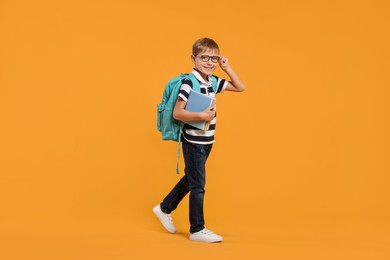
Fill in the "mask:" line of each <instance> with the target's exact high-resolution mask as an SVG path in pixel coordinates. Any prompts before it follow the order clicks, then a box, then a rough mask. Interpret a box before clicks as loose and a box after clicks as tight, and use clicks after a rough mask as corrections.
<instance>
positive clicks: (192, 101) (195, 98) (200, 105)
mask: <svg viewBox="0 0 390 260" xmlns="http://www.w3.org/2000/svg"><path fill="white" fill-rule="evenodd" d="M214 104H215V99H214V98H212V97H209V96H207V95H205V94H202V93H199V92H197V91H194V90H191V92H190V95H189V96H188V99H187V105H186V107H185V109H186V110H188V111H191V112H202V111H204V110H205V109H206V108H208V107H212V106H214ZM184 123H186V124H189V125H192V126H194V127H196V128H198V129H200V130H208V129H209V126H210V121H207V122H206V121H202V120H200V121H184Z"/></svg>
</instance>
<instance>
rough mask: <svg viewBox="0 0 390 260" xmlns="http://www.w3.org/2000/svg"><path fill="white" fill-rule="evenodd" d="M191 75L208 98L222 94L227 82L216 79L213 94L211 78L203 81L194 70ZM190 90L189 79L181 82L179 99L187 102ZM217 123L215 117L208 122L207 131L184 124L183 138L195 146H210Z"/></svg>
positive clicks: (190, 83)
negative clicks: (215, 91)
mask: <svg viewBox="0 0 390 260" xmlns="http://www.w3.org/2000/svg"><path fill="white" fill-rule="evenodd" d="M192 74H193V75H194V76H195V77H196V79H197V80H198V81H199V84H200V92H201V93H202V94H206V95H208V96H210V97H213V98H215V95H216V94H218V93H221V92H223V91H224V90H225V89H226V87H227V84H228V81H227V80H225V79H221V78H218V77H216V76H214V77H215V78H216V79H217V93H214V89H213V87H212V80H213V79H212V78H211V77H209V79H208V81H205V80H204V79H203V78H202V76H201V75H200V74H199V72H198V71H196V70H195V69H193V70H192ZM191 89H192V81H191V80H190V79H185V80H183V83H182V85H181V87H180V92H179V97H180V98H182V99H183V100H184V101H185V102H187V99H188V96H189V95H190V92H191ZM216 123H217V116H216V114H215V117H214V118H213V120H211V122H210V127H209V130H200V129H197V128H195V127H193V126H191V125H188V124H184V126H183V137H184V139H186V140H187V141H188V142H190V143H196V144H211V143H214V133H215V128H216Z"/></svg>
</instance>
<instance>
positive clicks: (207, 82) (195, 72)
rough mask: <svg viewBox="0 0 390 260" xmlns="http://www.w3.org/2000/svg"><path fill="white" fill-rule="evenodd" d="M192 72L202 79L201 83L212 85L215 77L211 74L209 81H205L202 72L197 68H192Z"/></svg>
mask: <svg viewBox="0 0 390 260" xmlns="http://www.w3.org/2000/svg"><path fill="white" fill-rule="evenodd" d="M192 74H194V76H195V77H196V78H197V79H198V80H199V81H200V83H203V84H207V85H209V86H210V85H212V82H213V79H212V78H211V77H210V76H207V78H208V81H205V80H204V79H203V77H202V76H201V75H200V73H199V72H198V71H197V70H196V69H192Z"/></svg>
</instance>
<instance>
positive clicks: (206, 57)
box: [192, 54, 221, 63]
mask: <svg viewBox="0 0 390 260" xmlns="http://www.w3.org/2000/svg"><path fill="white" fill-rule="evenodd" d="M192 56H194V57H199V58H200V60H201V61H203V62H208V61H209V60H210V59H211V62H213V63H217V62H218V61H219V59H220V58H221V57H219V56H209V55H194V54H192Z"/></svg>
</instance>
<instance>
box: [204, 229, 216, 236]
mask: <svg viewBox="0 0 390 260" xmlns="http://www.w3.org/2000/svg"><path fill="white" fill-rule="evenodd" d="M202 233H203V234H205V235H214V232H213V231H211V230H208V229H207V228H205V229H203V230H202Z"/></svg>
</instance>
